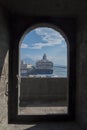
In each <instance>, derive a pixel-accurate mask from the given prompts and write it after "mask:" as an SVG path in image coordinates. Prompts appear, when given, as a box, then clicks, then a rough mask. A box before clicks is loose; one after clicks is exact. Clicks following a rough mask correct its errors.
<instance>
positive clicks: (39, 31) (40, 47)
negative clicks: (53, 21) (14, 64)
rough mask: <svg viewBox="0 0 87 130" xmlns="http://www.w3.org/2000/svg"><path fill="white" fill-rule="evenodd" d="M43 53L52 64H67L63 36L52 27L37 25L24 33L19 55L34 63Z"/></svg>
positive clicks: (65, 45)
mask: <svg viewBox="0 0 87 130" xmlns="http://www.w3.org/2000/svg"><path fill="white" fill-rule="evenodd" d="M44 54H46V55H47V59H48V60H49V61H52V62H53V63H54V65H64V66H66V65H67V44H66V41H65V39H64V38H63V36H62V35H61V34H60V33H59V32H58V31H56V30H54V29H53V28H49V27H38V28H35V29H33V30H32V31H30V32H28V33H27V34H26V35H25V37H24V39H23V40H22V42H21V45H20V57H21V60H24V61H25V62H27V63H29V64H35V62H36V61H38V60H41V59H42V57H43V55H44Z"/></svg>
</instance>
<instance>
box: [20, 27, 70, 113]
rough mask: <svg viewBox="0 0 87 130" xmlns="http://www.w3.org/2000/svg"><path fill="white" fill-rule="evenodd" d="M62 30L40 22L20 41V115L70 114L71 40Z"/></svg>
mask: <svg viewBox="0 0 87 130" xmlns="http://www.w3.org/2000/svg"><path fill="white" fill-rule="evenodd" d="M61 32H62V31H60V30H58V29H57V28H56V27H53V26H51V25H44V26H42V25H38V26H35V27H33V28H29V30H28V31H27V33H25V34H24V36H23V37H22V39H21V40H20V44H19V76H20V78H21V83H20V85H19V115H21V114H24V115H26V114H29V115H31V114H33V115H45V114H67V113H68V95H67V93H68V57H67V55H68V53H67V52H68V49H67V46H68V43H67V42H66V41H67V39H65V35H62V34H63V33H61ZM31 108H32V111H31Z"/></svg>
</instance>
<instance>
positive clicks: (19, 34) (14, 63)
mask: <svg viewBox="0 0 87 130" xmlns="http://www.w3.org/2000/svg"><path fill="white" fill-rule="evenodd" d="M37 26H39V27H40V26H41V27H42V26H43V27H44V26H47V27H51V28H53V29H55V30H56V31H58V32H60V34H61V35H62V36H63V37H64V39H65V40H66V43H67V50H68V51H67V54H68V55H67V58H68V64H67V65H68V72H69V73H68V86H69V90H68V99H69V100H68V113H67V114H61V115H59V114H56V115H18V77H17V75H18V72H19V69H18V68H19V44H20V43H21V40H22V39H21V38H23V35H24V36H25V34H26V32H28V31H29V30H28V29H30V30H32V29H33V28H35V27H37ZM26 30H27V31H26ZM10 32H11V33H10V34H11V40H10V52H9V87H8V90H9V95H8V123H19V124H30V123H35V122H38V121H58V120H59V121H65V120H66V121H68V120H74V119H75V86H76V19H75V18H64V17H63V18H60V17H59V18H56V17H23V16H13V17H11V18H10ZM20 39H21V40H20Z"/></svg>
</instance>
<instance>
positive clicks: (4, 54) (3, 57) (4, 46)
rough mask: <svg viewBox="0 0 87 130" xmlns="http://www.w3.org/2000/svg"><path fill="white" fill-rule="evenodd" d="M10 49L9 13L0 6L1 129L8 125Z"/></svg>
mask: <svg viewBox="0 0 87 130" xmlns="http://www.w3.org/2000/svg"><path fill="white" fill-rule="evenodd" d="M8 50H9V31H8V20H7V14H6V12H5V11H4V9H2V8H0V129H4V128H5V127H6V126H7V121H6V120H7V118H6V117H7V98H6V96H5V90H6V85H7V83H8ZM3 124H4V125H5V126H4V125H3Z"/></svg>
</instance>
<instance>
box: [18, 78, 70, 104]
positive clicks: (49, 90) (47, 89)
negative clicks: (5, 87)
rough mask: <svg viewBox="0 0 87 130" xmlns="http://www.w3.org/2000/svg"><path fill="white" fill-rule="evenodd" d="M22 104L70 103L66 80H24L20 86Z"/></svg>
mask: <svg viewBox="0 0 87 130" xmlns="http://www.w3.org/2000/svg"><path fill="white" fill-rule="evenodd" d="M19 91H20V104H21V105H22V103H24V102H27V104H28V103H29V102H35V101H36V102H43V103H45V102H46V103H49V102H50V101H51V102H61V104H62V101H64V102H65V104H66V105H67V102H68V84H67V79H66V78H59V79H56V78H22V79H21V84H20V90H19Z"/></svg>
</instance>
